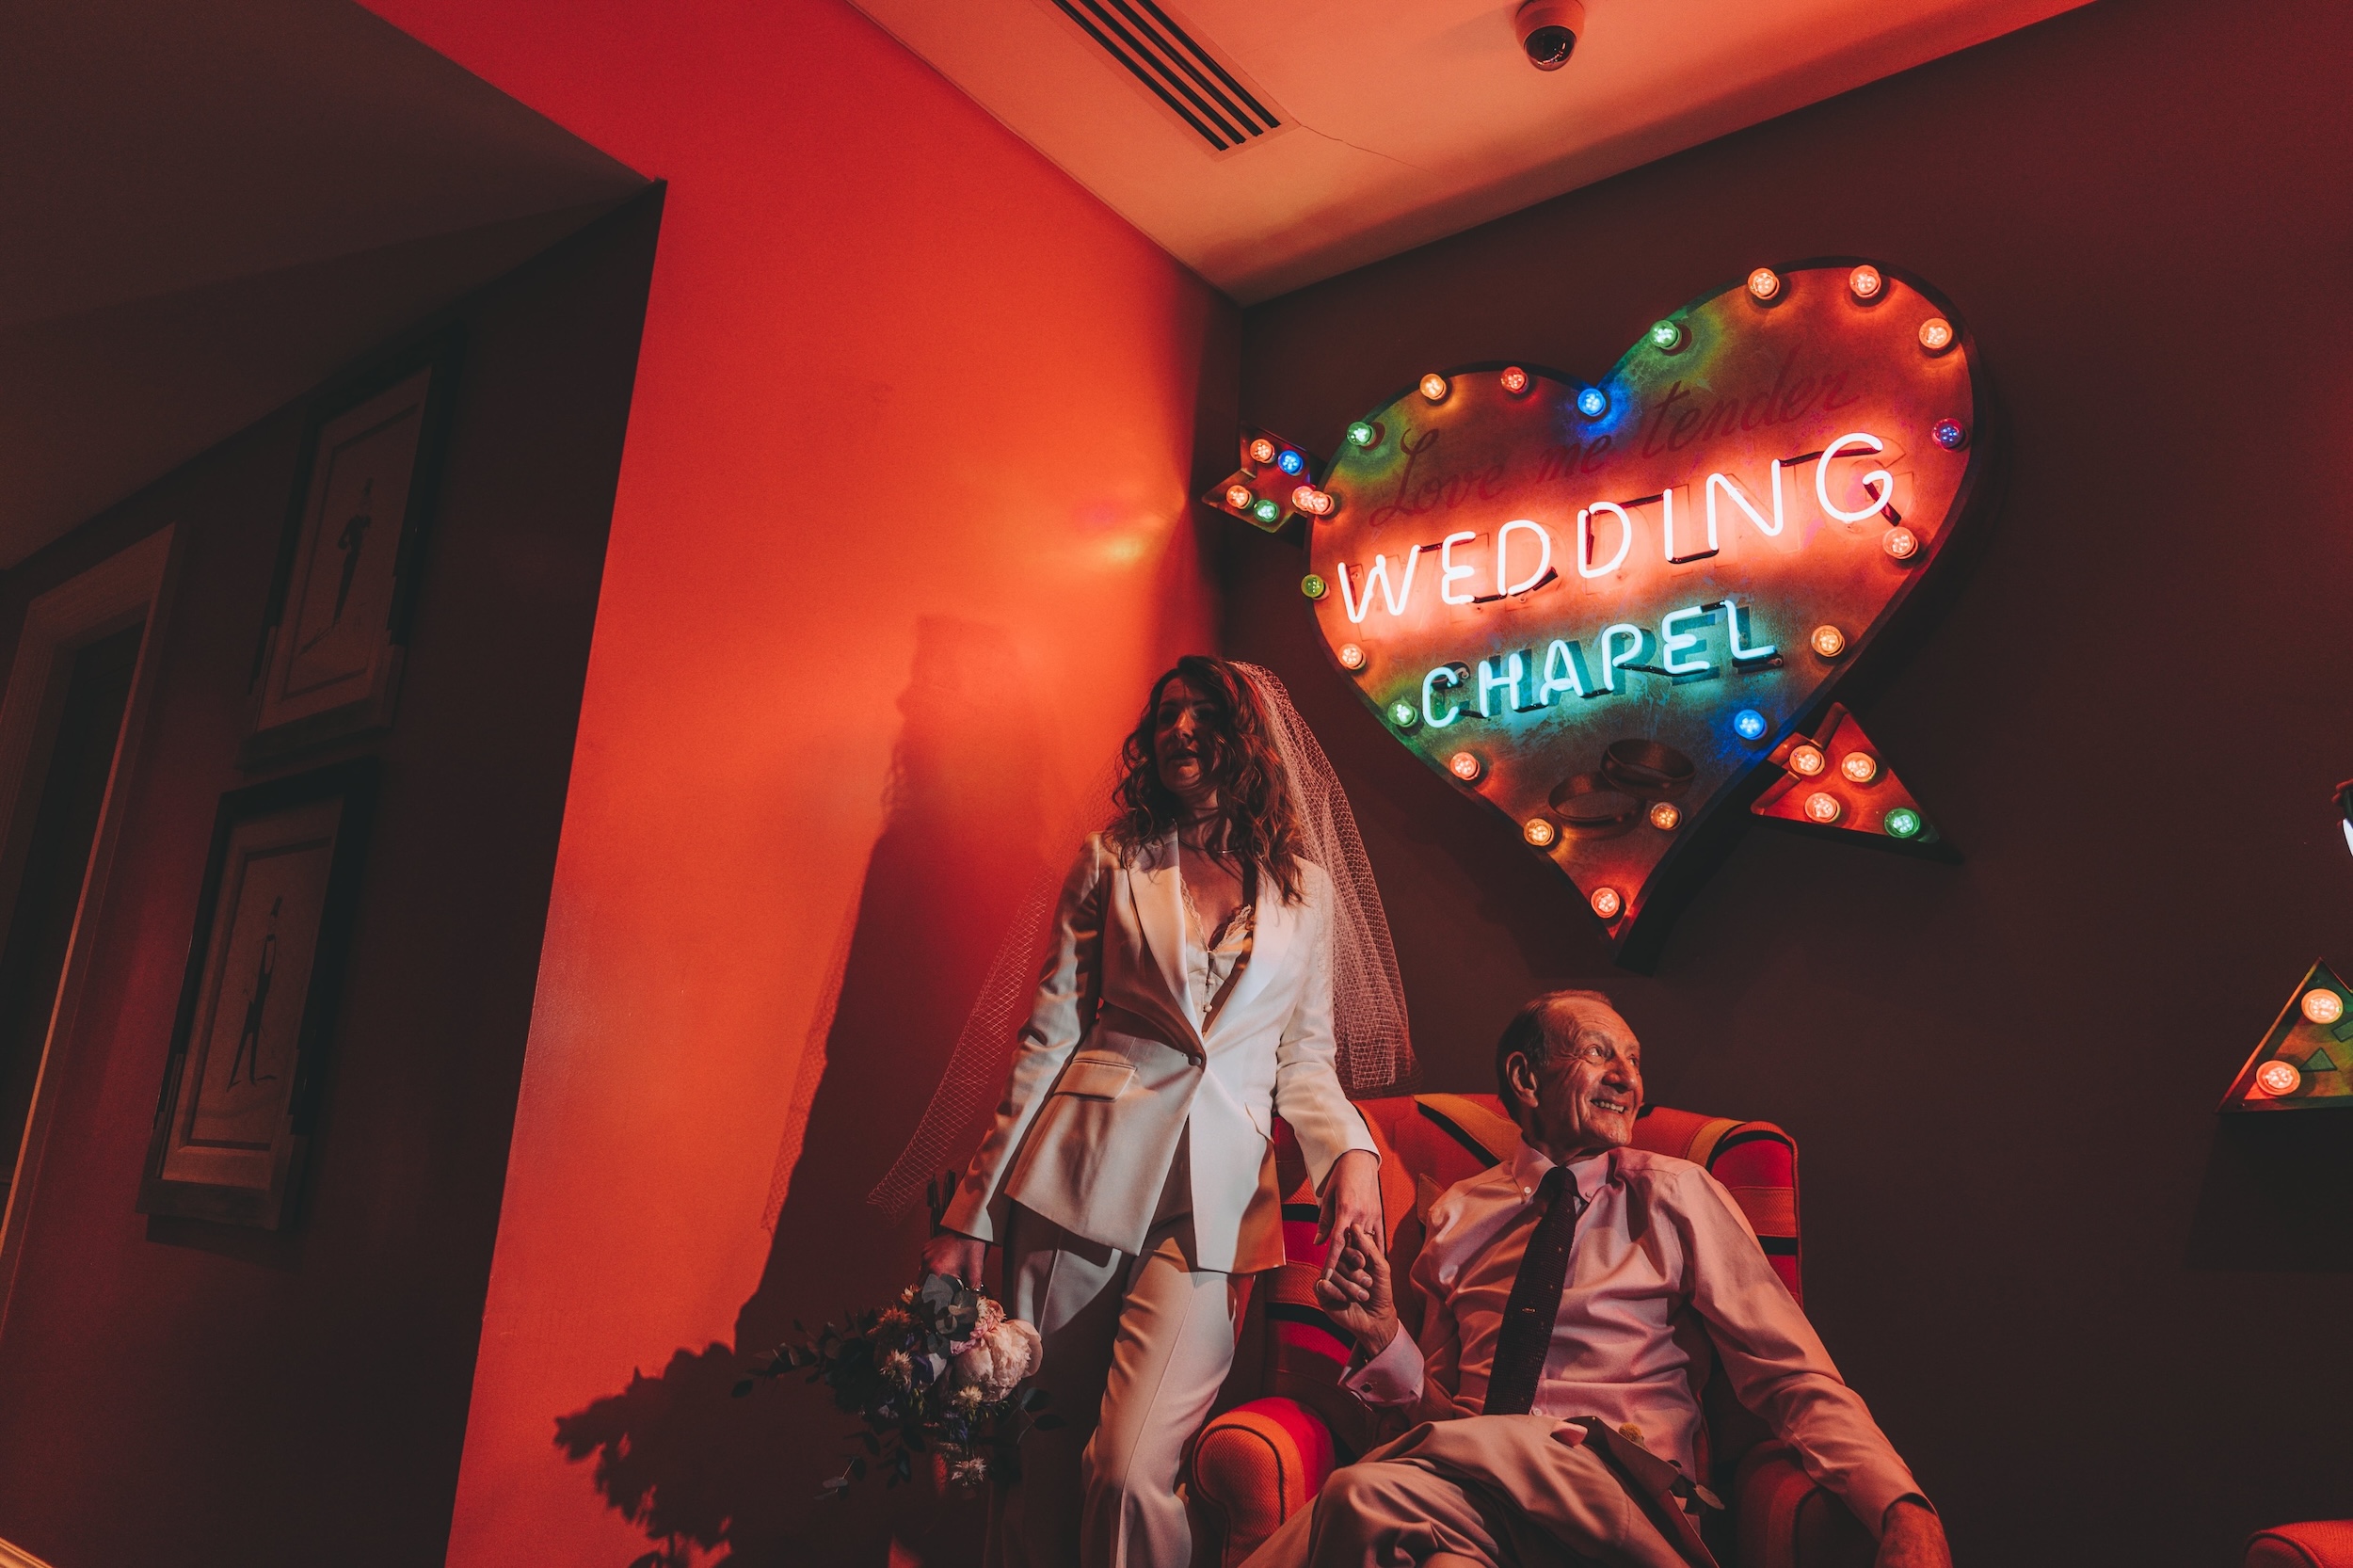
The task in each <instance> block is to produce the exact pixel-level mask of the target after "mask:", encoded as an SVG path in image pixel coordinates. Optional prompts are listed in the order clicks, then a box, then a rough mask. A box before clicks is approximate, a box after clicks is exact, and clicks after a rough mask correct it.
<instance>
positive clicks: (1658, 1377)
mask: <svg viewBox="0 0 2353 1568" xmlns="http://www.w3.org/2000/svg"><path fill="white" fill-rule="evenodd" d="M1496 1076H1497V1081H1498V1084H1499V1087H1500V1089H1501V1091H1502V1096H1503V1101H1504V1104H1505V1105H1506V1106H1507V1107H1509V1108H1510V1109H1511V1112H1512V1114H1513V1118H1514V1119H1515V1120H1516V1121H1518V1123H1519V1124H1520V1128H1521V1131H1522V1133H1523V1134H1524V1139H1523V1142H1522V1144H1521V1147H1520V1152H1519V1155H1518V1157H1517V1158H1516V1159H1514V1160H1512V1161H1510V1162H1509V1163H1507V1164H1502V1165H1498V1166H1497V1167H1496V1168H1495V1169H1493V1170H1490V1171H1488V1172H1485V1173H1484V1174H1482V1175H1480V1176H1473V1177H1471V1178H1470V1179H1469V1180H1468V1181H1465V1182H1462V1183H1460V1184H1459V1185H1457V1186H1456V1187H1454V1188H1453V1189H1452V1190H1451V1191H1449V1192H1447V1193H1446V1194H1445V1195H1444V1196H1443V1197H1441V1198H1439V1199H1438V1200H1437V1201H1436V1202H1435V1203H1434V1204H1433V1205H1432V1206H1431V1208H1430V1213H1429V1226H1428V1239H1427V1240H1425V1241H1424V1242H1423V1245H1422V1251H1421V1256H1420V1257H1419V1258H1418V1259H1417V1261H1416V1263H1415V1265H1414V1272H1413V1277H1414V1283H1415V1284H1416V1285H1417V1286H1418V1287H1419V1288H1420V1289H1421V1292H1422V1297H1423V1300H1424V1301H1425V1302H1426V1303H1427V1312H1426V1316H1425V1320H1424V1323H1423V1329H1422V1334H1421V1343H1420V1344H1418V1345H1417V1344H1416V1343H1415V1340H1414V1338H1413V1336H1409V1335H1406V1334H1404V1333H1401V1332H1400V1329H1399V1325H1398V1318H1397V1310H1396V1306H1395V1304H1394V1302H1393V1300H1392V1297H1391V1293H1390V1281H1389V1270H1388V1264H1387V1262H1386V1260H1385V1258H1384V1257H1383V1256H1382V1254H1381V1249H1380V1244H1379V1240H1378V1239H1377V1238H1375V1237H1369V1236H1366V1235H1364V1234H1363V1233H1362V1232H1356V1231H1352V1232H1351V1235H1350V1244H1349V1246H1348V1248H1347V1250H1346V1252H1345V1253H1344V1254H1343V1256H1342V1258H1341V1261H1340V1263H1339V1264H1338V1266H1337V1269H1336V1271H1335V1272H1333V1273H1332V1274H1331V1275H1330V1276H1329V1277H1328V1278H1327V1279H1326V1280H1325V1281H1324V1282H1323V1283H1322V1284H1321V1285H1320V1286H1319V1287H1318V1290H1319V1293H1320V1294H1321V1297H1322V1300H1323V1305H1324V1308H1325V1310H1326V1311H1327V1312H1328V1313H1329V1315H1330V1316H1331V1318H1332V1319H1333V1320H1334V1321H1335V1322H1337V1323H1338V1324H1339V1325H1340V1326H1341V1327H1342V1328H1343V1329H1345V1330H1346V1331H1347V1332H1348V1333H1350V1334H1352V1335H1353V1336H1354V1337H1355V1340H1356V1345H1357V1353H1356V1366H1355V1367H1354V1368H1353V1371H1352V1372H1351V1373H1350V1375H1349V1377H1348V1379H1347V1384H1348V1386H1350V1387H1351V1388H1353V1389H1354V1390H1355V1392H1356V1393H1357V1394H1358V1395H1359V1397H1361V1398H1363V1399H1364V1400H1367V1401H1369V1403H1371V1404H1373V1405H1375V1406H1381V1407H1387V1408H1389V1409H1391V1410H1393V1411H1396V1412H1398V1413H1400V1414H1408V1415H1410V1416H1411V1418H1412V1419H1414V1420H1416V1421H1418V1422H1419V1423H1420V1424H1419V1425H1417V1426H1415V1427H1414V1428H1413V1430H1411V1431H1410V1432H1406V1433H1405V1435H1404V1436H1402V1437H1401V1438H1399V1439H1398V1440H1397V1441H1395V1442H1393V1443H1390V1444H1388V1445H1387V1446H1385V1447H1384V1448H1377V1449H1375V1450H1374V1451H1373V1452H1372V1453H1371V1454H1369V1455H1368V1456H1367V1457H1366V1458H1365V1459H1364V1460H1363V1461H1362V1462H1360V1463H1358V1464H1352V1465H1349V1466H1347V1467H1345V1468H1343V1469H1340V1470H1337V1471H1335V1472H1334V1473H1333V1476H1332V1479H1331V1480H1330V1481H1329V1482H1328V1483H1326V1485H1325V1486H1324V1488H1323V1492H1322V1494H1321V1496H1319V1497H1318V1498H1317V1501H1316V1506H1315V1507H1314V1509H1313V1510H1311V1511H1306V1512H1302V1513H1300V1514H1298V1515H1297V1516H1295V1517H1294V1518H1293V1519H1292V1520H1291V1521H1290V1522H1289V1524H1288V1525H1286V1527H1285V1528H1283V1529H1281V1530H1279V1531H1277V1532H1276V1533H1275V1535H1274V1536H1273V1538H1272V1539H1271V1540H1270V1541H1268V1543H1267V1544H1266V1545H1265V1546H1264V1547H1262V1548H1261V1549H1260V1551H1259V1552H1258V1554H1257V1556H1256V1557H1254V1558H1253V1559H1252V1560H1251V1562H1250V1568H1299V1565H1303V1564H1305V1565H1312V1568H1403V1565H1406V1564H1418V1565H1420V1568H1471V1565H1474V1564H1485V1565H1504V1564H1510V1565H1513V1568H1537V1565H1540V1564H1554V1563H1562V1562H1567V1563H1602V1564H1608V1565H1609V1568H1685V1565H1686V1564H1692V1563H1698V1564H1705V1562H1706V1561H1707V1557H1706V1550H1705V1546H1704V1545H1703V1544H1701V1541H1700V1537H1699V1535H1698V1533H1697V1531H1696V1530H1695V1529H1694V1528H1691V1527H1690V1524H1689V1520H1688V1518H1687V1517H1686V1516H1683V1515H1680V1514H1679V1513H1678V1512H1675V1511H1676V1510H1677V1509H1678V1508H1679V1507H1680V1506H1682V1505H1680V1504H1678V1503H1677V1502H1676V1500H1675V1498H1674V1496H1673V1493H1675V1492H1689V1491H1690V1488H1689V1486H1687V1485H1684V1484H1683V1483H1682V1480H1681V1478H1680V1477H1678V1476H1676V1474H1675V1471H1673V1470H1670V1469H1668V1468H1667V1467H1666V1465H1665V1464H1663V1463H1661V1462H1662V1461H1673V1464H1675V1465H1677V1466H1679V1467H1680V1469H1681V1471H1682V1473H1683V1475H1686V1476H1689V1475H1691V1474H1692V1471H1693V1468H1694V1465H1693V1459H1692V1454H1693V1439H1694V1434H1695V1433H1696V1432H1698V1430H1699V1427H1700V1423H1701V1415H1700V1405H1699V1397H1698V1387H1697V1384H1698V1383H1699V1381H1700V1380H1701V1379H1702V1378H1703V1377H1704V1376H1705V1371H1706V1367H1707V1350H1708V1346H1709V1345H1710V1344H1713V1346H1714V1347H1715V1350H1716V1353H1717V1355H1718V1356H1719V1357H1721V1360H1722V1363H1723V1367H1724V1369H1725V1371H1726V1372H1727V1373H1728V1374H1729V1375H1730V1377H1731V1379H1732V1385H1733V1388H1734V1391H1735V1392H1736V1393H1737V1394H1738V1395H1739V1397H1740V1400H1741V1402H1742V1403H1744V1404H1746V1405H1747V1406H1748V1407H1749V1408H1750V1409H1751V1410H1753V1411H1754V1412H1755V1413H1756V1414H1757V1415H1758V1416H1762V1417H1763V1418H1764V1419H1765V1420H1766V1421H1767V1422H1768V1423H1769V1425H1770V1426H1771V1427H1772V1429H1773V1431H1774V1432H1776V1433H1777V1434H1779V1435H1780V1436H1781V1437H1782V1438H1783V1439H1784V1440H1785V1441H1786V1442H1788V1443H1789V1444H1790V1445H1791V1446H1792V1447H1793V1448H1796V1449H1797V1452H1798V1455H1799V1458H1800V1460H1801V1463H1802V1464H1804V1466H1805V1469H1806V1473H1807V1474H1809V1475H1811V1476H1812V1477H1813V1478H1814V1479H1815V1480H1817V1481H1818V1482H1820V1483H1821V1484H1822V1485H1823V1486H1826V1487H1828V1488H1829V1489H1830V1490H1831V1491H1832V1492H1833V1493H1835V1494H1837V1495H1838V1496H1840V1497H1841V1498H1843V1499H1845V1501H1846V1503H1847V1505H1848V1507H1849V1508H1850V1509H1852V1510H1853V1511H1854V1513H1855V1516H1856V1517H1857V1518H1859V1519H1861V1520H1862V1521H1863V1522H1864V1524H1865V1526H1866V1527H1867V1528H1870V1529H1871V1530H1872V1531H1873V1532H1874V1533H1875V1534H1876V1535H1877V1536H1878V1537H1879V1543H1880V1544H1879V1559H1878V1560H1879V1564H1880V1568H1950V1563H1951V1558H1950V1556H1949V1555H1948V1554H1947V1552H1946V1550H1945V1532H1944V1528H1943V1527H1942V1525H1941V1524H1940V1523H1939V1522H1938V1519H1937V1516H1936V1514H1935V1512H1933V1511H1932V1510H1930V1509H1929V1505H1928V1501H1927V1499H1926V1498H1925V1497H1923V1496H1921V1494H1920V1490H1919V1488H1918V1487H1917V1486H1916V1485H1915V1484H1914V1483H1913V1479H1912V1472H1911V1471H1910V1470H1908V1469H1906V1468H1905V1467H1904V1463H1903V1461H1902V1460H1900V1459H1898V1458H1897V1456H1896V1451H1895V1449H1894V1448H1891V1447H1889V1445H1888V1442H1887V1439H1886V1437H1885V1436H1884V1435H1883V1434H1881V1432H1880V1429H1879V1427H1878V1425H1877V1424H1876V1423H1874V1422H1873V1421H1872V1419H1871V1416H1870V1413H1869V1412H1868V1411H1867V1410H1865V1408H1864V1405H1863V1401H1862V1400H1861V1399H1859V1398H1857V1397H1856V1395H1855V1392H1854V1390H1852V1389H1851V1388H1849V1387H1848V1386H1847V1384H1845V1383H1844V1382H1843V1381H1841V1379H1840V1378H1839V1376H1838V1371H1837V1368H1834V1367H1833V1366H1832V1365H1831V1360H1830V1356H1829V1354H1828V1353H1827V1352H1825V1351H1824V1350H1823V1349H1822V1342H1821V1340H1820V1339H1819V1338H1817V1336H1816V1335H1815V1333H1814V1329H1813V1326H1812V1325H1811V1324H1810V1323H1808V1322H1807V1321H1806V1318H1805V1314H1804V1312H1803V1311H1802V1310H1801V1309H1800V1307H1799V1306H1798V1304H1797V1303H1796V1302H1795V1301H1794V1300H1792V1299H1791V1298H1790V1295H1789V1292H1788V1291H1787V1290H1786V1289H1785V1288H1784V1287H1783V1285H1782V1283H1781V1278H1780V1276H1779V1275H1777V1274H1776V1273H1774V1272H1773V1270H1772V1266H1771V1265H1770V1264H1769V1263H1768V1262H1767V1261H1766V1258H1765V1253H1764V1250H1763V1249H1762V1248H1761V1247H1759V1246H1758V1245H1757V1241H1756V1236H1755V1233H1754V1232H1753V1231H1752V1230H1751V1229H1750V1228H1749V1225H1748V1222H1747V1220H1746V1219H1745V1218H1744V1217H1743V1216H1742V1215H1741V1212H1740V1210H1739V1208H1738V1207H1737V1205H1736V1204H1735V1203H1734V1201H1733V1198H1732V1194H1731V1193H1729V1192H1726V1191H1725V1190H1724V1189H1723V1188H1722V1187H1721V1185H1719V1184H1718V1183H1717V1181H1716V1178H1715V1177H1713V1176H1709V1175H1708V1174H1707V1172H1706V1171H1705V1170H1703V1169H1701V1168H1700V1167H1699V1166H1697V1165H1694V1164H1692V1163H1691V1162H1690V1161H1689V1160H1674V1159H1671V1158H1669V1157H1668V1156H1665V1155H1659V1154H1648V1153H1644V1152H1642V1151H1641V1150H1639V1149H1634V1148H1629V1147H1627V1144H1629V1143H1631V1142H1632V1140H1633V1136H1634V1118H1635V1112H1637V1111H1639V1110H1640V1109H1641V1104H1642V1056H1641V1046H1640V1045H1639V1044H1638V1043H1637V1042H1636V1040H1635V1038H1634V1032H1633V1031H1632V1030H1631V1029H1629V1028H1628V1027H1627V1026H1626V1022H1625V1019H1624V1018H1622V1017H1620V1016H1618V1014H1617V1011H1616V1010H1615V1009H1614V1008H1612V1007H1611V1006H1610V1005H1609V999H1608V998H1606V997H1604V996H1602V995H1601V994H1600V993H1598V992H1593V991H1556V992H1554V993H1552V994H1551V995H1549V996H1544V997H1539V998H1537V999H1536V1000H1534V1001H1532V1002H1530V1003H1529V1005H1528V1006H1527V1007H1526V1008H1524V1009H1522V1010H1521V1012H1520V1014H1519V1016H1517V1017H1515V1018H1513V1020H1512V1023H1511V1025H1510V1027H1508V1028H1507V1029H1506V1030H1505V1031H1504V1032H1503V1038H1502V1040H1501V1041H1500V1042H1499V1043H1498V1044H1497V1048H1496ZM1596 1417H1597V1418H1598V1419H1594V1418H1596ZM1662 1479H1663V1480H1667V1481H1670V1482H1671V1483H1672V1485H1668V1486H1662V1485H1659V1484H1658V1482H1659V1481H1660V1480H1662ZM1694 1479H1701V1478H1696V1477H1695V1478H1694ZM1691 1506H1697V1505H1696V1504H1694V1505H1691Z"/></svg>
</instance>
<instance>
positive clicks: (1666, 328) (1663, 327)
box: [1650, 321, 1683, 354]
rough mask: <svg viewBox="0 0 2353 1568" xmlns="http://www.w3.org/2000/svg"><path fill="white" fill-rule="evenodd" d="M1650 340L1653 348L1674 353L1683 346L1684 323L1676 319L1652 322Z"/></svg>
mask: <svg viewBox="0 0 2353 1568" xmlns="http://www.w3.org/2000/svg"><path fill="white" fill-rule="evenodd" d="M1650 341H1651V346H1652V347H1653V348H1656V349H1658V350H1659V351H1660V352H1662V353H1667V354H1672V353H1673V352H1674V351H1675V350H1676V349H1678V348H1681V347H1682V346H1683V324H1682V323H1681V322H1676V321H1655V322H1653V323H1651V328H1650Z"/></svg>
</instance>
